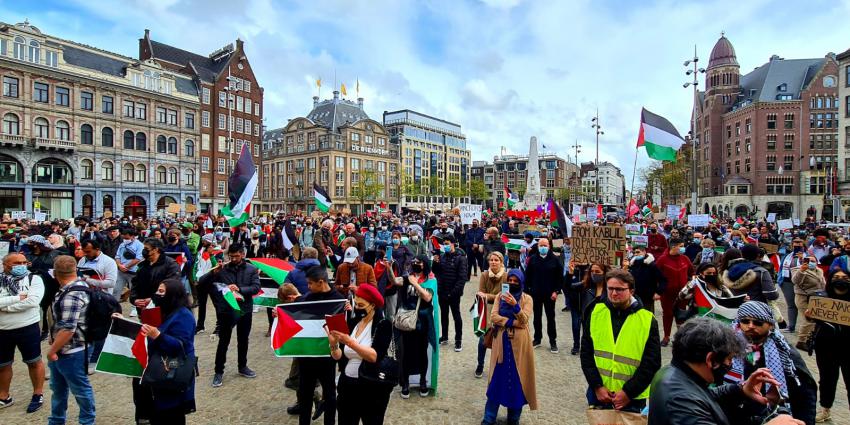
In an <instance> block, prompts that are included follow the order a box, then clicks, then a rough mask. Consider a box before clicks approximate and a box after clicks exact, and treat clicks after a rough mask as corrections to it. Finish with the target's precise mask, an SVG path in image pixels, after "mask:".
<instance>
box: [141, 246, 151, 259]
mask: <svg viewBox="0 0 850 425" xmlns="http://www.w3.org/2000/svg"><path fill="white" fill-rule="evenodd" d="M150 256H151V252H150V250H148V249H147V248H145V249H143V250H142V257H145V260H147V259H148V258H150Z"/></svg>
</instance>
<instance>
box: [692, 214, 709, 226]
mask: <svg viewBox="0 0 850 425" xmlns="http://www.w3.org/2000/svg"><path fill="white" fill-rule="evenodd" d="M710 221H711V216H709V215H708V214H688V225H689V226H691V227H708V223H709V222H710Z"/></svg>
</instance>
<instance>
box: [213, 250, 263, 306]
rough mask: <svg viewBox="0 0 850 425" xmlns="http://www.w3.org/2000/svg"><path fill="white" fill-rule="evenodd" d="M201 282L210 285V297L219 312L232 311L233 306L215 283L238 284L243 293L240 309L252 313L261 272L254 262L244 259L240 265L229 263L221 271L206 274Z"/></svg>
mask: <svg viewBox="0 0 850 425" xmlns="http://www.w3.org/2000/svg"><path fill="white" fill-rule="evenodd" d="M199 283H200V284H201V285H210V287H209V288H210V289H209V291H210V298H211V299H212V300H213V304H214V305H215V306H216V311H218V312H230V311H231V310H232V308H231V307H230V306H229V305H228V304H227V302H225V301H224V296H223V295H222V294H221V292H220V291H218V290H217V289H216V287H215V283H223V284H225V285H236V286H238V287H239V293H240V294H241V295H242V301H239V309H240V310H241V311H243V312H247V313H248V314H251V312H250V310H251V308H253V306H254V295H257V294H258V293H259V292H260V273H259V271H258V270H257V268H256V267H255V266H254V265H253V264H250V263H248V262H246V261H245V260H242V262H241V263H239V265H238V266H236V265H233V263H228V264H225V265H224V266H223V267H222V268H221V271H218V272H213V273H207V274H205V275H204V277H202V278H201V280H200V282H199Z"/></svg>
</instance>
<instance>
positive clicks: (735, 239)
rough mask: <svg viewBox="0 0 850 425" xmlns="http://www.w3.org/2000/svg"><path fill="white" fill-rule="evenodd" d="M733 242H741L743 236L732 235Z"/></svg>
mask: <svg viewBox="0 0 850 425" xmlns="http://www.w3.org/2000/svg"><path fill="white" fill-rule="evenodd" d="M732 241H733V242H741V238H740V237H739V236H732Z"/></svg>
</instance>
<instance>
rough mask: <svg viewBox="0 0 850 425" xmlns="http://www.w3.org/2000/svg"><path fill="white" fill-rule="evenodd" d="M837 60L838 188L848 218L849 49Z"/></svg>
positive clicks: (849, 172)
mask: <svg viewBox="0 0 850 425" xmlns="http://www.w3.org/2000/svg"><path fill="white" fill-rule="evenodd" d="M836 60H837V61H838V101H839V102H840V106H839V112H838V131H839V133H840V134H839V140H838V143H837V145H838V167H839V172H838V185H837V186H838V190H837V196H838V198H839V199H840V204H841V212H840V214H836V215H838V216H839V217H840V218H841V219H844V220H850V49H848V50H846V51H845V52H843V53H841V54H839V55H838V56H837V57H836Z"/></svg>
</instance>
